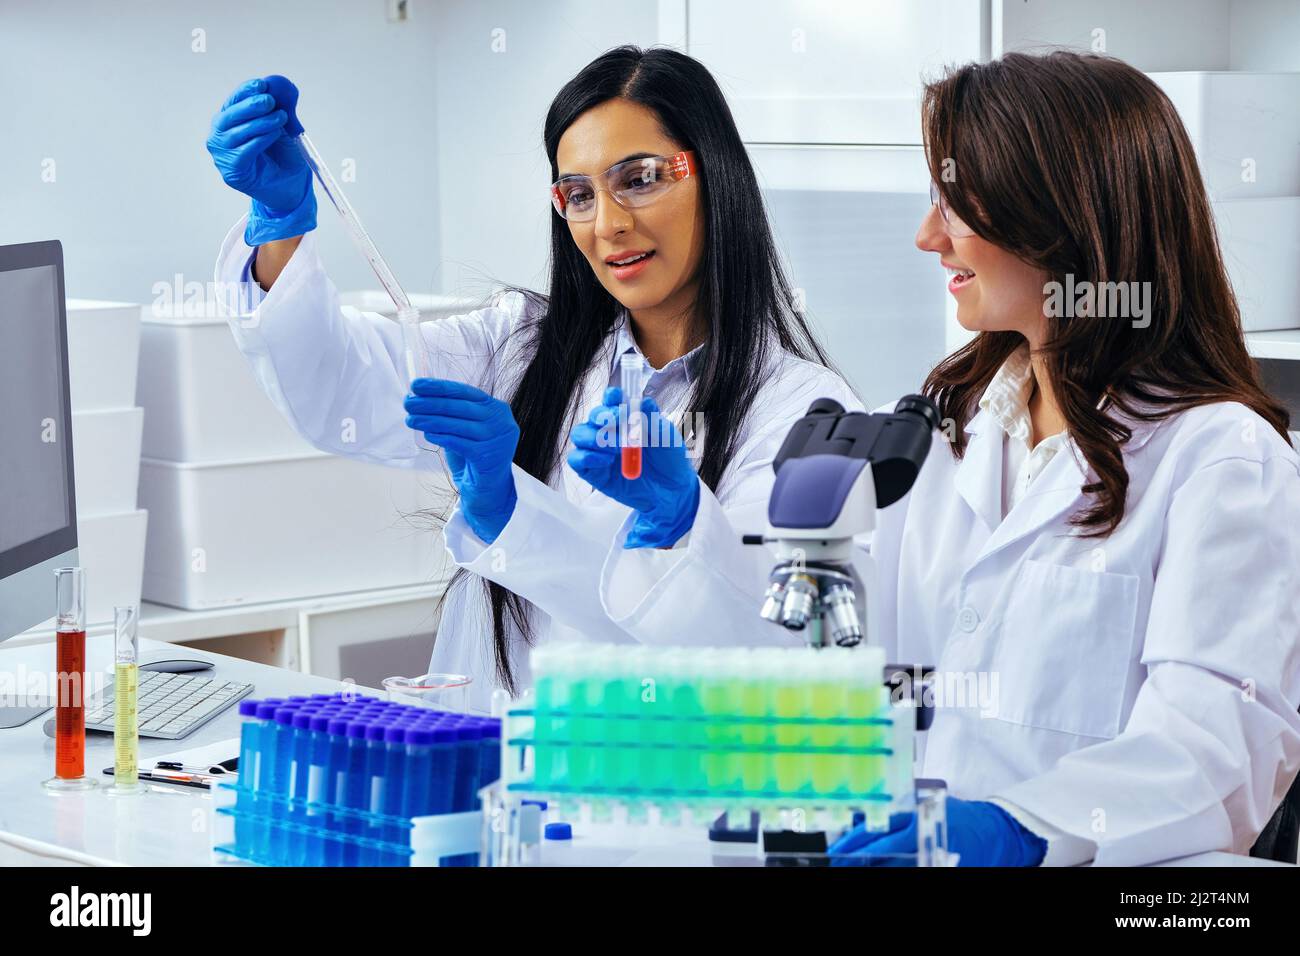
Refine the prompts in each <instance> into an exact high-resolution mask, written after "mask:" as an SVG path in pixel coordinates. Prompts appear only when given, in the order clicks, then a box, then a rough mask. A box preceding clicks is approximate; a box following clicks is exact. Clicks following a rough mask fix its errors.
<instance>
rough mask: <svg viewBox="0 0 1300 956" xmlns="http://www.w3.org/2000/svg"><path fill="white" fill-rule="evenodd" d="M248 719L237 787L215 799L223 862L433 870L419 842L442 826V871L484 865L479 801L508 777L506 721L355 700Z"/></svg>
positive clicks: (262, 712) (322, 697) (307, 700)
mask: <svg viewBox="0 0 1300 956" xmlns="http://www.w3.org/2000/svg"><path fill="white" fill-rule="evenodd" d="M240 714H241V715H242V716H243V718H244V722H243V728H242V734H241V738H240V757H239V776H238V779H237V781H236V782H234V783H222V784H220V785H218V787H217V788H216V790H214V800H215V803H216V820H217V823H218V826H217V827H215V828H214V830H215V831H216V832H215V835H214V849H215V851H216V853H217V854H218V856H219V858H222V859H235V860H240V861H244V862H248V863H257V864H262V865H267V866H411V865H425V864H427V863H428V862H429V857H430V854H429V852H427V850H428V846H429V844H428V843H427V841H422V840H421V839H420V838H419V834H420V833H421V832H422V831H423V830H425V829H428V826H427V824H429V823H433V822H434V818H436V820H437V823H438V824H439V826H438V829H439V831H440V832H443V833H447V834H450V835H451V837H450V839H445V840H443V841H442V842H441V843H440V845H442V846H444V847H446V854H445V855H443V856H441V857H437V856H435V857H433V858H432V860H433V862H435V863H440V864H441V865H443V866H472V865H475V864H476V863H477V861H478V853H477V848H478V839H479V837H478V822H479V819H480V810H479V796H478V792H479V790H480V789H482V788H483V787H485V786H487V785H489V784H491V783H492V782H493V781H495V780H496V779H497V777H498V775H499V770H500V763H499V760H500V755H501V747H500V734H501V724H500V721H498V720H494V719H492V718H476V717H468V716H465V715H462V714H451V713H447V712H443V711H436V710H430V709H427V708H419V707H411V706H406V705H402V704H397V703H394V702H390V701H381V700H377V699H375V698H373V697H366V696H362V695H355V694H349V695H344V694H334V695H326V694H318V695H315V696H313V697H290V698H286V699H281V698H269V699H267V700H262V701H243V702H241V704H240ZM422 824H424V825H422ZM458 834H468V840H467V841H466V840H465V839H459V842H458V838H457V835H458ZM413 835H414V836H415V837H416V839H415V840H414V841H413ZM413 842H414V845H413Z"/></svg>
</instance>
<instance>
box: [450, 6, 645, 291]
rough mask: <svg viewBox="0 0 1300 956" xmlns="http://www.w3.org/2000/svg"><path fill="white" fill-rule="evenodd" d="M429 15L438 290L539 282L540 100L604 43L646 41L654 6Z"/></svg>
mask: <svg viewBox="0 0 1300 956" xmlns="http://www.w3.org/2000/svg"><path fill="white" fill-rule="evenodd" d="M434 16H435V19H436V27H435V37H436V42H437V47H436V49H437V55H436V57H435V58H434V59H435V68H436V74H437V79H436V84H435V85H436V87H437V95H438V104H437V112H438V118H439V128H440V130H441V133H442V137H441V140H440V142H439V144H438V162H437V170H438V192H439V205H440V208H441V211H442V226H441V248H442V255H443V257H444V264H443V271H442V274H441V276H440V281H441V284H442V287H443V289H444V291H447V292H452V293H457V294H463V295H469V296H481V295H485V294H487V293H488V292H490V291H491V290H492V289H493V288H495V287H496V286H497V285H499V284H501V283H511V284H517V285H526V286H531V287H533V288H544V287H545V279H546V263H547V255H548V248H549V238H548V237H549V230H550V216H551V207H550V200H549V197H548V194H547V187H548V186H549V185H550V166H549V164H548V163H547V161H546V154H545V151H544V150H543V147H542V127H543V124H544V121H545V119H546V110H547V107H549V106H550V103H551V100H552V99H554V97H555V94H556V93H558V92H559V90H560V87H562V86H563V85H564V84H565V83H567V82H568V81H569V80H570V79H572V78H573V76H574V74H576V73H577V72H578V71H579V70H580V69H582V67H583V66H585V65H586V64H587V63H588V62H590V61H591V60H592V59H594V58H595V57H596V56H597V55H599V54H600V53H603V52H604V51H605V50H608V49H610V48H611V47H615V46H619V45H620V44H623V43H634V44H637V45H639V46H651V45H653V44H654V43H655V42H656V40H657V33H658V22H657V17H658V9H657V5H656V4H655V3H654V2H639V0H621V2H616V0H547V2H545V3H538V2H537V0H492V2H490V3H484V2H481V0H478V2H476V0H440V2H439V3H437V5H436V11H435V14H434ZM498 31H499V32H498ZM502 43H504V49H502Z"/></svg>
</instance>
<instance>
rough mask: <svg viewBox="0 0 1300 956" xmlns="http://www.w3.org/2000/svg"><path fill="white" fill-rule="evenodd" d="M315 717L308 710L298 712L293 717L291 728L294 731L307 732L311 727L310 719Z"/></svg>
mask: <svg viewBox="0 0 1300 956" xmlns="http://www.w3.org/2000/svg"><path fill="white" fill-rule="evenodd" d="M314 716H315V715H314V714H313V713H312V712H311V711H310V710H299V711H297V712H296V713H295V714H294V715H293V726H294V729H295V730H307V729H308V728H309V727H311V719H312V717H314Z"/></svg>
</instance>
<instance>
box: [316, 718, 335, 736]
mask: <svg viewBox="0 0 1300 956" xmlns="http://www.w3.org/2000/svg"><path fill="white" fill-rule="evenodd" d="M332 719H333V718H332V717H331V716H330V715H329V714H312V718H311V729H312V730H314V731H316V732H317V733H328V732H329V729H330V721H331V720H332Z"/></svg>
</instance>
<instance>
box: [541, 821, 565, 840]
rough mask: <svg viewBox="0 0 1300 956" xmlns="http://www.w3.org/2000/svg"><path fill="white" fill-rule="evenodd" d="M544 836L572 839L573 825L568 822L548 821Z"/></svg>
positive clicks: (551, 838) (549, 838)
mask: <svg viewBox="0 0 1300 956" xmlns="http://www.w3.org/2000/svg"><path fill="white" fill-rule="evenodd" d="M542 836H544V837H546V839H548V840H572V839H573V827H571V826H569V824H567V823H548V824H546V829H545V830H543V831H542Z"/></svg>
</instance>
